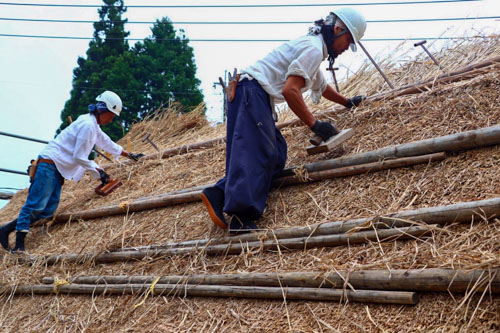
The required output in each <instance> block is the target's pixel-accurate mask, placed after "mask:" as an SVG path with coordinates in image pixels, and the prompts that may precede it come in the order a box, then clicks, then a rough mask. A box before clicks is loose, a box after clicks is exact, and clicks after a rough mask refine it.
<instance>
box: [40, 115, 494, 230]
mask: <svg viewBox="0 0 500 333" xmlns="http://www.w3.org/2000/svg"><path fill="white" fill-rule="evenodd" d="M497 144H500V126H498V125H497V126H492V127H486V128H481V129H478V130H472V131H467V132H461V133H456V134H451V135H446V136H441V137H436V138H432V139H427V140H421V141H415V142H410V143H405V144H400V145H396V146H390V147H385V148H381V149H378V150H374V151H370V152H366V153H361V154H355V155H351V156H346V157H340V158H335V159H331V160H324V161H319V162H315V163H311V164H306V165H304V166H302V168H303V169H305V170H306V172H307V175H306V177H303V176H302V177H298V176H296V175H295V169H297V167H292V168H289V169H285V170H283V172H282V173H281V174H280V176H279V178H278V179H277V180H276V182H275V185H277V186H282V185H294V184H300V183H303V182H307V181H318V180H323V179H330V178H335V177H345V176H352V175H356V174H363V173H367V172H375V171H381V170H386V169H391V168H398V167H405V166H409V165H415V164H421V163H429V162H430V161H439V160H442V159H444V158H445V155H444V153H443V152H457V151H462V150H466V149H475V148H483V147H487V146H491V145H497ZM326 170H328V171H326ZM211 185H212V184H209V185H204V186H197V187H195V188H192V189H185V190H181V191H175V192H171V193H165V194H160V195H156V196H152V197H148V198H139V199H136V200H135V201H132V202H130V203H127V205H125V206H123V205H120V204H118V205H111V206H105V207H100V208H95V209H89V210H85V211H81V212H70V213H62V214H58V215H56V216H55V217H54V218H53V219H52V220H51V221H50V222H51V223H64V222H67V221H69V220H72V221H74V220H88V219H94V218H98V217H107V216H113V215H120V214H126V213H131V212H136V211H142V210H148V209H155V208H160V207H166V206H171V205H178V204H183V203H189V202H195V201H200V200H201V198H200V193H201V190H202V189H203V188H205V187H208V186H211ZM40 223H48V221H47V220H45V221H41V222H40Z"/></svg>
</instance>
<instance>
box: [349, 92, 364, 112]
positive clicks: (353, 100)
mask: <svg viewBox="0 0 500 333" xmlns="http://www.w3.org/2000/svg"><path fill="white" fill-rule="evenodd" d="M365 99H366V96H361V95H360V96H354V97H351V98H348V99H347V104H346V105H345V107H346V108H349V109H350V108H352V107H353V106H358V105H359V104H361V102H363V101H364V100H365Z"/></svg>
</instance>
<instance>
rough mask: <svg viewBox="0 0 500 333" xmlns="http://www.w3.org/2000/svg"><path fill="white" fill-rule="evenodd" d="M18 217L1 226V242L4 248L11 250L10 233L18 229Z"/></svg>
mask: <svg viewBox="0 0 500 333" xmlns="http://www.w3.org/2000/svg"><path fill="white" fill-rule="evenodd" d="M16 224H17V219H15V220H14V221H12V222H9V223H7V224H4V225H3V226H2V227H0V244H2V246H3V248H4V249H6V250H9V235H10V233H11V232H12V231H14V230H15V229H16Z"/></svg>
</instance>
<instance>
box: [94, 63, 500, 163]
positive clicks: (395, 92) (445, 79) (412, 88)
mask: <svg viewBox="0 0 500 333" xmlns="http://www.w3.org/2000/svg"><path fill="white" fill-rule="evenodd" d="M499 62H500V57H495V58H492V59H489V60H486V61H482V62H479V63H476V64H473V65H469V66H466V67H462V68H460V69H458V70H456V71H453V72H451V73H449V75H447V74H442V75H439V76H438V77H437V78H436V79H432V80H427V81H425V82H423V83H415V84H412V85H407V86H404V87H401V88H397V89H392V90H390V91H389V92H386V93H382V94H376V95H372V96H369V97H368V98H367V99H366V101H365V103H367V102H374V101H380V100H387V99H393V98H396V97H399V96H403V95H409V94H419V93H422V92H424V91H427V90H428V89H429V88H431V87H434V86H436V85H439V84H443V83H453V82H457V81H460V80H464V79H468V78H470V77H471V75H479V74H484V73H487V72H488V71H487V70H486V69H485V68H486V67H489V66H494V65H496V64H498V63H499ZM479 69H484V70H483V71H478V70H479ZM469 72H472V73H469ZM468 74H469V75H468ZM340 110H345V107H343V106H339V107H334V108H332V109H330V110H327V111H323V112H318V113H316V116H320V115H330V114H333V113H335V112H338V111H340ZM301 123H302V121H301V120H300V119H293V120H290V121H286V122H283V123H279V124H277V125H276V126H277V127H278V128H280V129H281V128H284V127H289V126H297V125H299V124H301ZM225 141H226V138H225V137H223V136H221V137H218V138H215V139H211V140H207V141H202V142H197V143H193V144H188V145H182V146H178V147H173V148H169V149H167V150H164V151H163V152H162V155H161V157H162V158H168V157H171V156H175V155H181V154H186V153H188V152H190V151H192V150H196V149H202V148H211V147H214V146H217V145H219V144H221V143H224V142H225ZM156 158H158V154H156V153H154V154H150V155H146V156H144V157H143V158H142V160H146V159H156ZM129 163H132V161H130V160H125V161H123V162H122V164H129ZM110 166H112V164H109V165H104V166H103V168H104V169H106V167H110Z"/></svg>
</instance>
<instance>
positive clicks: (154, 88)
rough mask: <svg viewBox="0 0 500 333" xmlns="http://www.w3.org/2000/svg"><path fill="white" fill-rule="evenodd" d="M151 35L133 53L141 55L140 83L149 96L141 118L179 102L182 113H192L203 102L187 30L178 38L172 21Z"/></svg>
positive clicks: (159, 22) (162, 23) (161, 24)
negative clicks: (171, 103) (161, 107)
mask: <svg viewBox="0 0 500 333" xmlns="http://www.w3.org/2000/svg"><path fill="white" fill-rule="evenodd" d="M151 32H152V36H151V37H149V38H146V39H144V42H138V43H136V44H135V47H134V49H133V50H132V51H133V52H134V54H135V55H137V58H136V60H137V66H136V68H137V71H136V72H135V73H136V75H137V77H136V80H137V81H140V82H142V83H143V84H144V90H145V92H146V94H144V96H143V97H144V98H143V101H142V102H143V105H142V106H143V107H142V108H141V113H140V114H139V117H140V118H141V119H142V118H143V117H144V116H145V113H146V112H147V111H148V110H155V109H157V108H158V107H160V106H161V105H162V104H166V103H169V102H178V103H180V104H181V105H182V107H183V108H182V110H181V111H183V112H186V111H189V109H190V107H192V106H197V105H198V104H200V103H201V102H202V101H203V95H202V93H201V91H200V89H199V85H200V80H198V79H197V78H196V77H195V75H196V64H195V61H194V53H193V48H192V47H190V46H189V45H188V43H189V39H187V38H186V36H185V34H184V31H183V30H180V31H179V34H176V31H175V29H174V26H173V25H172V23H171V21H170V20H169V19H168V18H162V19H161V20H157V21H156V23H155V24H154V26H153V27H152V28H151Z"/></svg>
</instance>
